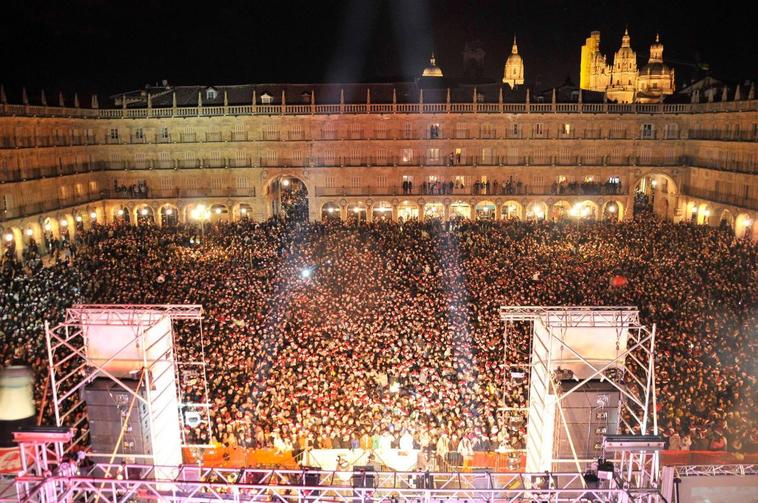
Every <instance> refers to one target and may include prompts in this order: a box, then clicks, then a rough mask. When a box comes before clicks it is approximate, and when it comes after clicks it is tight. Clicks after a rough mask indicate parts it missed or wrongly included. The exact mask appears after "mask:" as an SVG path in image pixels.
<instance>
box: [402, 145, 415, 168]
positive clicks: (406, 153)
mask: <svg viewBox="0 0 758 503" xmlns="http://www.w3.org/2000/svg"><path fill="white" fill-rule="evenodd" d="M400 162H403V163H406V164H408V163H411V162H413V149H412V148H404V149H402V150H401V151H400Z"/></svg>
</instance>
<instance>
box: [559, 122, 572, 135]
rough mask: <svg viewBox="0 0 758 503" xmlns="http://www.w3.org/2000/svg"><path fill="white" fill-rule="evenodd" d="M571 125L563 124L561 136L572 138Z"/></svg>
mask: <svg viewBox="0 0 758 503" xmlns="http://www.w3.org/2000/svg"><path fill="white" fill-rule="evenodd" d="M571 131H572V128H571V124H569V123H563V124H561V135H563V136H571Z"/></svg>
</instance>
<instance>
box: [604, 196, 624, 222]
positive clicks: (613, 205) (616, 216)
mask: <svg viewBox="0 0 758 503" xmlns="http://www.w3.org/2000/svg"><path fill="white" fill-rule="evenodd" d="M601 215H602V218H603V220H608V221H611V222H622V221H623V220H624V216H625V215H624V204H623V203H622V202H621V201H618V200H611V201H606V202H605V204H603V210H602V212H601Z"/></svg>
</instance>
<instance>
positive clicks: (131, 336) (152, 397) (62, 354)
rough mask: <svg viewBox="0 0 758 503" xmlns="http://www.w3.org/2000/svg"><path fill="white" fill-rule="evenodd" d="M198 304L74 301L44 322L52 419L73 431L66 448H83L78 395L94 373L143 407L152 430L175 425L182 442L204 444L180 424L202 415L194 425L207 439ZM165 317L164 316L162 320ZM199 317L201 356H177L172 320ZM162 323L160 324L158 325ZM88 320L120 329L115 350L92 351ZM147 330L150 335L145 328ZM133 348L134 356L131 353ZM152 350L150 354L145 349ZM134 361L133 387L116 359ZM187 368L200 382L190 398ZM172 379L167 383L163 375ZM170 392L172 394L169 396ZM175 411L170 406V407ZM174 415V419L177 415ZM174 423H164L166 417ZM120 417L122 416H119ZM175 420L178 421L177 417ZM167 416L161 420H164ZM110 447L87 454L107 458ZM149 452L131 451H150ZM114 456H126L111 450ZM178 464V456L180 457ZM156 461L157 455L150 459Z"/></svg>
mask: <svg viewBox="0 0 758 503" xmlns="http://www.w3.org/2000/svg"><path fill="white" fill-rule="evenodd" d="M202 316H203V309H202V306H200V305H149V304H79V305H75V306H73V307H72V308H70V309H67V310H66V314H65V319H64V321H63V322H62V323H59V324H58V325H56V326H54V327H50V326H49V325H48V324H47V323H45V340H46V344H47V351H48V358H49V368H50V385H51V402H52V409H53V412H54V417H55V424H56V426H59V427H62V426H66V427H69V428H72V429H73V431H74V432H75V434H74V436H73V437H72V439H71V441H70V442H69V443H68V444H67V445H66V446H65V448H64V452H68V451H70V450H71V449H72V448H73V447H74V446H75V445H79V446H80V447H85V446H86V443H87V435H88V427H87V415H86V404H85V403H84V401H83V399H82V391H83V389H84V387H85V386H86V385H87V384H88V383H90V382H92V381H93V380H94V379H95V378H107V379H109V380H111V381H112V382H113V383H115V384H116V385H117V386H118V387H120V388H121V389H123V390H125V391H126V392H127V393H128V395H129V397H130V400H131V401H132V402H133V403H139V404H142V405H143V406H144V407H146V408H147V417H148V420H149V422H150V427H151V430H150V431H151V435H154V436H159V435H160V433H161V431H164V430H165V431H170V430H173V431H175V429H176V427H177V426H178V428H179V434H180V435H181V444H182V447H190V448H202V447H205V445H203V444H199V443H197V442H195V441H194V439H191V438H187V436H186V432H185V428H183V427H182V425H184V424H186V418H187V414H189V413H192V414H193V415H194V416H195V418H197V416H199V417H200V425H201V426H199V427H201V428H203V429H204V430H206V431H207V438H211V434H210V433H211V421H210V406H209V400H208V388H207V379H206V368H205V354H204V349H205V340H204V335H203V325H202ZM166 320H169V321H168V323H166ZM176 322H185V323H198V324H199V338H200V341H199V342H200V344H199V347H200V354H199V359H197V358H195V359H188V360H182V359H181V358H180V357H179V356H177V350H178V349H179V348H178V347H177V344H176V340H175V339H176V331H175V329H174V328H175V327H174V325H175V323H176ZM159 324H160V326H159ZM92 327H98V329H97V331H96V332H94V333H98V334H102V336H105V335H107V334H108V333H109V331H110V332H112V333H114V334H115V333H116V332H118V334H119V336H120V337H121V339H119V343H118V349H116V350H115V351H114V352H113V354H110V355H109V356H101V357H98V358H94V357H93V356H92V347H93V343H94V341H88V335H87V334H88V333H89V331H90V330H92ZM148 334H149V335H148ZM135 351H136V353H137V354H138V355H139V358H135ZM151 352H152V353H151ZM124 362H126V363H127V364H128V365H131V366H135V367H137V368H139V369H140V370H139V373H133V375H131V376H130V377H131V378H132V379H131V380H132V381H136V380H137V379H139V382H140V383H141V385H140V386H138V389H135V387H134V386H133V385H132V386H130V385H129V383H128V382H127V381H128V380H129V379H127V378H126V377H125V376H124V375H116V374H118V373H117V372H114V371H113V367H114V365H118V364H123V363H124ZM186 375H190V376H191V378H193V379H197V380H199V381H201V386H200V387H201V389H202V397H201V401H200V402H198V401H197V400H191V399H190V397H187V396H185V394H184V392H183V391H182V387H183V386H182V383H183V381H184V379H185V376H186ZM169 381H171V382H169ZM172 394H173V395H176V396H175V397H171V396H170V395H172ZM177 406H178V409H179V410H178V411H177V410H169V409H172V408H174V409H176V408H177ZM177 417H178V421H177V420H176V419H177ZM171 418H173V419H174V424H173V425H170V424H167V421H168V420H169V419H171ZM123 420H124V419H122V421H123ZM177 422H178V423H179V424H178V425H177V424H176V423H177ZM164 423H166V424H164ZM112 455H113V454H112V453H92V454H91V456H94V457H96V458H97V457H100V458H103V457H105V458H109V457H111V456H112ZM154 455H155V452H152V453H151V455H148V456H140V455H137V456H134V455H129V456H128V457H129V458H131V459H132V460H134V458H135V457H136V458H140V457H147V458H152V457H153V456H154ZM115 456H116V457H127V456H126V455H119V454H115ZM178 462H179V463H181V459H180V460H179V461H178ZM153 463H155V461H153Z"/></svg>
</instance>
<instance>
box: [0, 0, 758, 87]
mask: <svg viewBox="0 0 758 503" xmlns="http://www.w3.org/2000/svg"><path fill="white" fill-rule="evenodd" d="M0 3H2V6H0V16H1V17H0V82H2V83H4V84H5V87H6V90H7V92H8V94H9V98H10V99H11V100H12V101H18V95H19V94H20V87H21V86H22V85H26V86H27V88H28V89H29V92H30V94H32V93H33V94H35V95H36V94H37V93H38V92H39V89H40V88H41V87H43V86H44V87H45V88H46V89H47V92H48V97H49V99H50V98H52V97H53V96H55V95H57V92H58V90H59V89H62V90H64V91H65V92H66V93H72V92H73V91H75V90H76V91H79V93H80V95H82V96H85V95H87V94H89V93H91V92H99V93H100V94H101V96H103V95H107V94H112V93H115V92H118V91H122V90H126V89H133V88H136V87H141V86H143V85H144V84H145V83H147V82H156V81H159V80H161V79H168V81H169V82H171V83H173V84H196V83H197V84H200V83H202V84H235V83H250V82H324V81H327V82H328V81H341V82H348V81H387V80H393V79H408V78H412V77H413V76H416V75H418V73H419V72H420V71H421V69H422V68H423V66H424V65H425V64H426V62H427V60H428V57H429V53H430V52H431V50H432V49H434V50H435V52H436V53H437V59H438V64H439V65H440V66H441V67H442V69H443V70H444V71H445V73H446V75H447V76H456V75H459V74H460V73H461V72H462V56H461V53H462V50H463V47H464V44H465V43H466V41H472V40H476V39H478V40H479V41H480V42H481V44H482V47H483V48H484V50H485V51H486V57H485V66H486V74H487V75H488V76H490V77H491V78H492V80H494V79H496V78H498V77H499V74H500V73H501V72H502V65H503V63H504V61H505V58H506V57H507V55H508V53H509V51H510V46H511V40H512V38H513V34H514V33H516V34H517V36H518V40H519V48H520V52H521V53H522V55H523V57H524V61H525V66H526V78H527V82H528V83H530V84H532V85H536V87H538V88H548V87H552V86H553V85H559V84H561V83H562V82H563V81H564V80H565V79H566V77H567V76H570V77H571V78H572V79H573V81H574V82H577V81H578V72H579V51H580V46H581V44H582V43H583V41H584V39H585V38H586V37H587V36H588V35H589V32H590V31H591V30H594V29H597V30H600V31H601V32H602V50H603V52H605V53H606V55H607V56H608V58H609V61H610V60H612V54H613V52H614V51H615V50H616V49H617V48H618V46H619V44H620V38H621V35H622V33H623V30H624V27H625V26H626V25H628V26H629V30H630V34H631V36H632V47H633V48H634V49H635V50H636V51H637V53H638V56H639V59H640V63H644V62H645V61H646V60H647V56H648V51H649V45H650V43H651V42H652V40H653V38H654V36H655V33H656V31H660V33H661V37H662V41H663V42H664V44H665V51H664V59H666V60H667V61H669V62H670V63H672V64H674V66H675V67H676V69H677V76H678V77H680V78H678V79H677V80H678V81H679V82H678V84H681V81H682V80H683V78H681V77H684V76H685V74H687V75H689V74H690V73H691V67H690V66H687V64H694V63H696V62H697V61H704V62H707V63H709V64H710V68H711V72H712V73H713V74H714V75H716V76H717V77H721V78H726V79H729V80H741V79H746V78H754V77H755V76H756V70H755V69H756V68H757V67H758V65H757V64H756V63H758V52H757V51H756V46H757V44H756V42H755V36H756V34H755V25H754V22H753V21H754V19H755V17H754V15H751V14H750V9H749V7H748V5H749V2H741V1H739V0H737V1H734V0H723V1H721V2H718V3H710V7H709V9H707V10H706V9H702V8H696V7H694V5H695V2H694V1H693V0H690V1H688V2H679V1H667V0H658V1H641V0H635V1H619V2H612V1H604V0H552V1H550V0H498V1H489V0H469V1H446V0H386V1H377V2H369V1H358V0H355V1H328V0H311V1H309V2H302V3H301V2H297V1H295V0H289V1H286V2H285V1H277V0H268V1H261V0H259V1H256V0H245V1H223V0H204V1H202V2H196V1H193V0H185V1H176V2H171V1H159V0H129V1H121V0H57V1H49V2H42V1H35V0H3V1H2V2H0ZM101 100H102V98H101ZM51 101H54V99H52V100H51ZM83 101H84V100H83Z"/></svg>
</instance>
